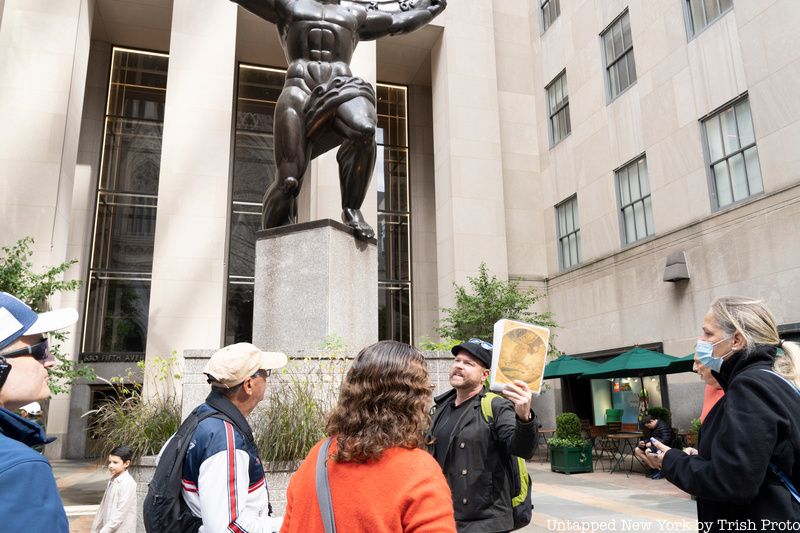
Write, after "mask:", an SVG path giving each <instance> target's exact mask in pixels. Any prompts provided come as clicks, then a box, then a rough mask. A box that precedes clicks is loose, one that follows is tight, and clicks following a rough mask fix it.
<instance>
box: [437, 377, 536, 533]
mask: <svg viewBox="0 0 800 533" xmlns="http://www.w3.org/2000/svg"><path fill="white" fill-rule="evenodd" d="M485 395H486V389H485V388H484V389H482V390H481V392H479V393H478V395H477V396H475V397H474V398H472V399H471V400H469V402H470V404H469V405H467V406H466V407H465V410H464V412H463V413H462V414H461V417H460V418H459V419H458V422H456V425H455V427H454V428H453V432H452V434H451V437H450V445H449V446H448V448H447V453H446V455H445V457H436V454H435V453H434V449H435V446H434V445H431V446H429V447H428V451H429V452H430V453H431V454H432V455H433V456H434V457H435V458H436V460H437V461H438V462H439V465H440V466H441V467H442V471H443V472H444V476H445V478H447V483H448V485H450V490H451V492H452V495H453V509H454V511H455V518H456V525H457V526H458V531H459V532H460V533H478V532H480V533H491V532H497V531H510V530H511V528H512V527H513V524H514V519H513V515H512V509H511V483H512V480H511V476H510V468H511V459H510V454H513V455H517V456H519V457H525V458H529V457H530V456H531V455H533V452H534V449H535V446H536V431H537V430H536V422H535V418H534V417H533V416H531V420H530V421H529V422H522V421H520V420H518V419H517V416H516V414H515V412H514V406H513V404H512V403H511V402H510V401H508V400H506V399H505V398H495V399H494V400H493V401H492V410H493V413H494V426H495V429H494V434H493V432H492V431H491V429H490V428H489V425H488V424H487V423H486V421H485V420H484V418H483V415H482V414H481V404H480V399H481V398H482V397H483V396H485ZM455 396H456V391H455V389H451V390H450V391H448V392H446V393H444V394H442V395H441V396H438V397H436V398H435V399H434V406H433V411H432V415H433V420H432V424H431V425H432V428H431V434H430V436H431V437H432V435H433V428H435V427H436V423H437V422H438V420H439V414H440V413H441V410H440V409H438V408H439V407H440V406H442V405H444V404H445V403H446V402H452V401H453V400H455Z"/></svg>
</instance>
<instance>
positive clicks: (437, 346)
mask: <svg viewBox="0 0 800 533" xmlns="http://www.w3.org/2000/svg"><path fill="white" fill-rule="evenodd" d="M462 342H464V341H460V340H458V339H451V338H449V337H448V338H444V339H442V340H441V341H440V342H436V341H434V340H432V339H430V338H428V337H424V338H422V339H420V340H419V341H417V348H419V349H420V350H427V351H431V352H449V351H450V349H451V348H452V347H453V346H455V345H456V344H461V343H462Z"/></svg>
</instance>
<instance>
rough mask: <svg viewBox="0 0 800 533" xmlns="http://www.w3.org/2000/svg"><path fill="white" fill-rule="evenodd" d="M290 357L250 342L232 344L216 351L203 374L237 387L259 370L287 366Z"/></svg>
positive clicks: (228, 386) (222, 383)
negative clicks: (262, 349) (259, 347)
mask: <svg viewBox="0 0 800 533" xmlns="http://www.w3.org/2000/svg"><path fill="white" fill-rule="evenodd" d="M287 362H288V359H287V357H286V354H283V353H281V352H262V351H261V350H259V349H258V348H257V347H255V346H253V345H252V344H250V343H248V342H239V343H237V344H231V345H230V346H226V347H224V348H222V349H221V350H219V351H217V352H215V353H214V355H212V356H211V359H209V360H208V362H207V363H206V366H205V368H204V369H203V374H205V375H207V376H208V377H209V378H211V381H212V382H216V383H219V384H221V385H222V386H224V387H226V388H231V387H235V386H236V385H238V384H240V383H242V382H244V380H245V379H247V378H249V377H250V376H252V375H253V374H255V373H256V372H258V371H259V370H262V369H263V370H273V369H275V368H281V367H283V366H286V363H287Z"/></svg>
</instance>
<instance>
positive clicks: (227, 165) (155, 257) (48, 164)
mask: <svg viewBox="0 0 800 533" xmlns="http://www.w3.org/2000/svg"><path fill="white" fill-rule="evenodd" d="M343 1H344V0H343ZM0 17H1V18H0V50H1V51H2V54H0V228H1V229H0V245H3V246H7V245H9V244H12V243H14V242H15V241H17V240H18V239H20V238H22V237H24V236H28V235H30V236H33V237H34V238H35V239H36V252H35V260H36V262H37V265H45V264H55V263H59V262H61V261H64V260H69V259H76V260H77V263H76V264H75V265H74V266H73V267H72V268H71V269H70V271H69V272H68V274H67V275H68V277H69V278H72V279H81V280H83V282H84V283H83V287H82V288H81V290H80V291H78V292H76V293H71V294H64V295H63V296H62V297H61V301H60V302H54V304H58V305H62V306H66V305H72V306H75V307H77V308H78V309H79V310H80V311H81V320H80V321H79V323H78V324H77V325H76V327H75V328H74V329H73V331H71V335H70V340H69V343H68V346H67V347H66V348H67V351H68V352H69V353H70V354H71V355H72V356H73V357H74V358H76V359H79V360H81V361H84V362H87V363H89V364H92V366H94V367H95V369H96V370H97V372H98V374H99V375H100V376H102V377H105V378H109V377H112V376H115V375H124V373H125V369H126V368H127V367H129V366H130V365H131V364H132V362H135V361H137V360H141V359H143V358H144V357H145V354H147V356H148V357H149V356H154V355H168V354H169V353H171V352H173V351H176V352H177V353H181V352H182V351H183V350H184V349H193V348H216V347H219V346H222V345H224V344H227V343H230V342H233V341H236V340H243V339H247V338H248V337H249V334H250V329H249V328H250V324H251V323H252V286H253V253H254V252H253V242H254V232H255V230H256V229H257V227H258V224H259V222H260V218H259V217H260V202H261V196H262V195H263V192H264V189H265V187H266V186H267V185H268V184H269V183H270V181H271V180H272V179H273V178H274V161H273V155H272V151H271V149H272V142H273V140H272V111H273V109H274V105H275V102H276V100H277V97H278V95H279V94H280V89H281V86H282V83H283V72H284V69H285V68H286V61H285V58H284V55H283V51H282V49H281V47H280V43H279V40H278V36H277V33H276V31H275V28H274V27H273V26H272V25H270V24H268V23H266V22H264V21H262V20H260V19H258V18H257V17H255V16H254V15H252V14H250V13H248V12H246V11H244V10H243V9H241V8H238V7H237V6H236V5H235V4H233V3H231V2H229V1H227V0H41V1H37V2H31V1H30V0H4V1H0ZM797 27H800V5H797V4H796V3H795V2H790V1H778V0H775V1H766V0H735V1H733V0H671V1H668V2H652V1H646V0H630V1H628V2H623V1H618V0H570V1H568V0H534V1H522V0H491V1H490V0H457V1H456V0H451V2H450V5H449V6H448V8H447V10H446V11H445V13H444V14H443V15H442V16H441V17H439V18H437V19H436V20H435V21H434V22H433V23H432V24H430V25H428V26H426V27H425V28H423V29H421V30H419V31H417V32H415V33H412V34H409V35H405V36H397V37H390V38H386V39H382V40H380V41H377V43H376V42H362V43H361V44H360V45H359V48H358V50H357V52H356V55H355V58H354V60H353V63H352V68H353V71H354V73H355V74H356V75H358V76H360V77H362V78H364V79H366V80H368V81H370V82H372V83H376V84H377V92H378V96H379V102H378V113H379V122H380V124H379V126H380V129H379V133H378V142H379V144H380V147H381V148H380V150H379V157H378V164H377V165H376V171H375V174H374V178H373V181H372V185H371V187H372V189H371V192H370V194H369V195H368V199H367V202H366V204H365V213H366V214H367V218H368V221H370V222H371V224H372V225H373V226H374V227H376V228H377V229H378V235H377V237H378V243H379V265H378V271H379V284H378V285H379V286H378V287H376V290H378V291H379V309H376V313H378V317H379V326H380V332H379V335H380V337H381V338H395V339H398V340H403V341H407V342H415V341H417V340H419V339H421V338H424V337H432V336H434V327H435V326H436V322H437V319H438V317H439V309H440V308H441V307H445V306H448V305H450V304H451V303H452V301H453V294H454V285H453V284H454V283H457V284H463V283H464V282H465V280H466V279H467V277H468V276H474V275H475V274H476V273H477V271H478V268H479V265H480V263H481V262H485V263H486V264H487V266H488V267H489V270H490V271H491V272H492V273H493V274H495V275H497V276H498V277H500V278H503V279H515V280H518V281H520V283H521V284H522V285H523V286H525V287H535V288H537V289H539V290H541V291H543V292H544V293H545V298H543V299H542V300H541V304H540V305H541V307H542V309H547V310H550V311H552V312H553V313H554V315H555V319H556V321H557V322H558V324H559V326H560V327H559V329H558V331H557V334H558V336H557V338H556V343H557V344H556V345H557V348H558V349H559V350H561V351H563V352H566V353H570V354H576V355H581V356H583V357H587V358H593V359H595V360H602V359H603V358H607V357H610V356H613V355H615V354H618V353H621V352H622V351H625V350H626V349H628V348H630V347H632V346H635V345H640V346H644V347H649V348H652V349H656V350H660V351H663V352H665V353H668V354H672V355H686V354H688V353H690V352H691V351H692V349H693V346H694V341H695V339H696V337H697V335H698V330H699V327H700V324H701V322H702V317H703V315H704V313H705V311H706V310H707V308H708V306H709V304H710V303H711V301H712V300H713V299H714V298H715V297H717V296H721V295H725V294H745V295H751V296H756V297H760V298H763V299H764V300H765V301H766V302H767V304H768V305H769V306H770V308H771V309H772V310H773V311H774V313H775V314H776V316H777V318H778V321H779V322H780V324H781V329H782V331H783V332H784V335H785V336H787V337H791V336H792V335H798V333H800V301H798V297H799V296H800V251H798V250H797V247H796V246H793V243H794V242H796V240H797V235H798V230H800V160H799V159H798V156H797V155H796V153H797V150H795V149H794V146H795V145H797V144H798V142H800V104H798V102H800V98H798V96H800V46H797V44H798V43H797V39H798V38H797V32H796V31H795V29H796V28H797ZM300 216H301V219H316V218H334V219H338V218H339V187H338V183H337V173H336V161H335V154H334V153H328V154H326V155H325V156H323V157H321V158H320V159H318V160H316V161H315V162H314V163H313V164H312V166H311V169H310V170H309V173H308V175H307V177H306V183H305V185H304V189H303V193H302V194H301V198H300ZM668 263H669V265H670V266H668ZM552 385H553V390H552V391H548V392H546V393H545V396H543V398H542V400H541V402H542V405H543V406H544V407H543V408H545V409H552V410H554V411H561V410H573V411H575V412H578V413H579V415H580V416H581V418H586V419H590V420H591V421H593V422H594V423H602V417H603V411H604V409H605V408H606V407H619V406H623V407H624V405H627V404H628V403H629V402H630V401H631V398H633V397H634V396H635V395H636V393H637V388H636V387H637V384H636V383H633V384H631V383H628V382H626V383H621V382H608V381H601V380H592V381H590V380H564V381H563V382H560V383H553V384H552ZM642 386H644V387H645V388H646V389H647V390H648V392H649V393H650V395H651V398H652V399H653V401H654V402H656V403H658V402H660V403H661V404H662V405H664V406H667V407H669V408H671V409H672V410H673V412H674V418H675V419H676V424H682V425H684V426H685V425H687V424H688V420H689V419H691V418H694V417H695V416H697V413H699V403H700V402H701V400H702V387H701V386H700V385H699V382H698V381H697V378H696V377H695V376H693V375H688V374H686V375H683V374H678V375H670V376H658V375H656V376H652V377H648V378H647V379H644V380H642V381H641V382H640V383H639V384H638V387H639V390H638V392H639V393H641V387H642ZM111 393H113V391H112V390H110V389H109V388H108V386H107V385H104V384H103V382H102V381H99V380H98V381H97V382H95V383H92V384H88V385H80V386H77V387H75V388H74V390H73V393H72V395H71V397H59V398H55V399H53V400H52V401H51V402H50V417H49V423H48V430H49V432H50V433H52V434H55V435H60V436H62V438H61V439H59V442H60V445H59V446H60V448H55V449H53V450H50V451H49V453H52V454H53V455H65V456H80V455H83V454H85V453H91V442H90V441H91V439H88V441H87V437H86V429H85V424H86V419H85V418H80V415H81V414H82V413H84V412H86V411H87V410H88V409H89V408H90V407H91V406H92V404H93V403H94V402H96V401H98V400H99V399H101V398H102V397H104V395H107V394H111ZM548 395H549V399H548ZM537 401H539V400H537ZM623 404H624V405H623ZM625 416H627V417H628V420H629V421H630V416H634V417H635V414H631V413H628V411H626V415H625ZM623 421H625V418H623ZM87 450H88V452H87Z"/></svg>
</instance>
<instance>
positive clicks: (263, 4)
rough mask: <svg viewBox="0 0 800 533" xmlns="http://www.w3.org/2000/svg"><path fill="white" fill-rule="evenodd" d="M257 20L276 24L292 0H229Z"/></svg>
mask: <svg viewBox="0 0 800 533" xmlns="http://www.w3.org/2000/svg"><path fill="white" fill-rule="evenodd" d="M231 1H232V2H234V3H237V4H239V5H240V6H242V7H243V8H245V9H246V10H248V11H249V12H251V13H253V14H254V15H256V16H257V17H259V18H262V19H264V20H266V21H267V22H272V23H273V24H277V22H278V19H279V18H282V15H284V14H285V13H286V12H287V11H288V7H289V4H290V3H291V1H292V0H231Z"/></svg>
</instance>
